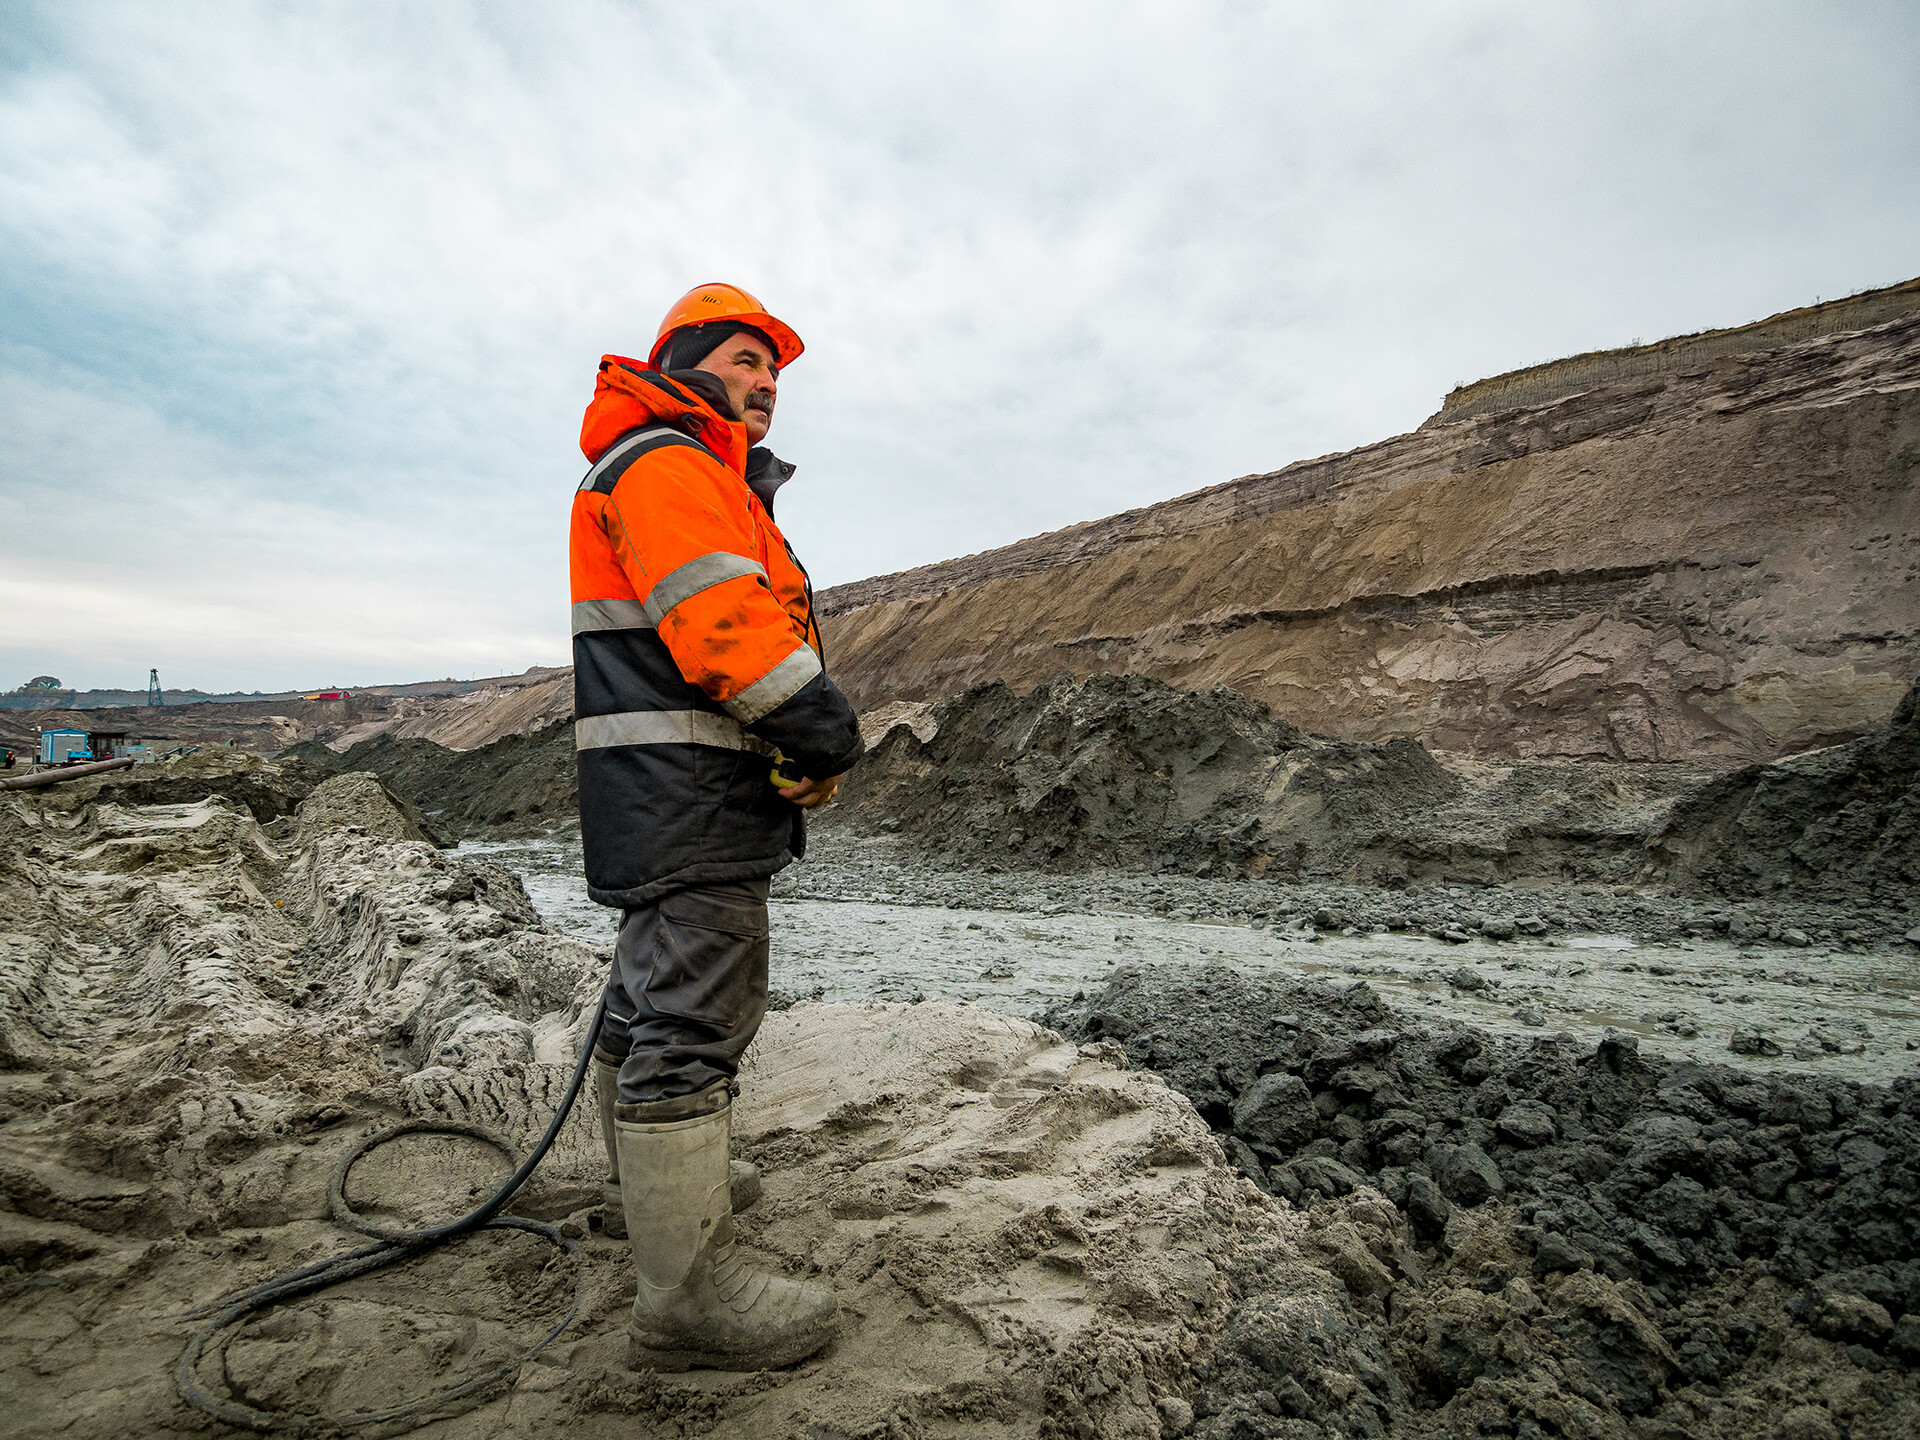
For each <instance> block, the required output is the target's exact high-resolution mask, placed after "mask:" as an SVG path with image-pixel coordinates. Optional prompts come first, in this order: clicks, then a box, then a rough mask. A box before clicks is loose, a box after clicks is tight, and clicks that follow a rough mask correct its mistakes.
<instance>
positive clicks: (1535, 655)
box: [821, 287, 1920, 761]
mask: <svg viewBox="0 0 1920 1440" xmlns="http://www.w3.org/2000/svg"><path fill="white" fill-rule="evenodd" d="M1897 288H1898V289H1899V290H1901V291H1904V290H1905V289H1906V288H1907V287H1897ZM1761 338H1762V339H1764V338H1765V337H1764V336H1763V337H1761ZM1917 476H1920V315H1908V316H1906V317H1904V318H1900V319H1896V320H1893V321H1891V322H1889V323H1885V324H1881V325H1877V326H1874V327H1873V328H1869V329H1864V330H1858V331H1852V332H1847V333H1842V334H1834V335H1824V336H1819V337H1816V338H1813V339H1810V340H1805V341H1801V342H1799V343H1793V344H1784V345H1779V346H1778V347H1777V348H1773V349H1768V350H1760V351H1754V352H1750V353H1745V354H1739V355H1720V356H1717V357H1712V358H1703V359H1699V360H1698V361H1697V362H1696V361H1687V362H1684V363H1683V364H1682V365H1681V367H1680V368H1675V369H1672V370H1669V371H1666V372H1664V373H1659V374H1654V375H1651V376H1647V377H1645V378H1640V379H1635V380H1632V381H1630V382H1627V383H1621V384H1613V385H1603V386H1600V387H1598V388H1594V389H1588V390H1583V391H1580V392H1579V393H1575V394H1571V395H1568V396H1565V397H1564V398H1560V399H1557V400H1554V401H1552V402H1550V403H1546V404H1541V405H1536V406H1532V407H1530V408H1520V409H1510V410H1505V411H1502V412H1499V413H1496V414H1479V415H1469V416H1467V417H1466V418H1462V419H1457V420H1455V419H1451V418H1450V417H1449V415H1448V413H1447V412H1443V413H1442V414H1440V415H1438V416H1436V417H1434V419H1432V420H1430V421H1429V422H1428V423H1427V424H1426V425H1424V426H1422V427H1421V429H1419V430H1418V431H1415V432H1414V433H1412V434H1408V435H1401V436H1397V437H1395V438H1393V439H1390V440H1385V441H1382V442H1380V443H1379V444H1376V445H1371V446H1367V447H1365V448H1363V449H1359V450H1354V451H1350V452H1348V453H1346V454H1341V455H1333V456H1327V457H1324V458H1322V459H1318V460H1310V461H1304V462H1301V463H1299V464H1296V465H1291V466H1289V467H1287V468H1286V469H1284V470H1280V471H1277V472H1275V473H1273V474H1269V475H1255V476H1248V477H1245V478H1242V479H1239V480H1234V481H1231V482H1229V483H1227V484H1224V485H1219V486H1214V487H1212V488H1210V489H1207V490H1201V491H1197V492H1195V493H1193V494H1190V495H1185V496H1181V497H1179V498H1178V499H1174V500H1169V501H1166V502H1164V503H1162V504H1159V505H1154V506H1149V507H1147V508H1145V509H1141V510H1134V511H1129V512H1127V513H1125V514H1121V515H1116V516H1111V517H1109V518H1107V519H1103V520H1097V521H1091V522H1088V523H1086V524H1082V525H1076V526H1072V527H1069V528H1068V529H1065V530H1060V531H1055V532H1053V533H1051V534H1047V535H1041V536H1037V537H1034V538H1033V539H1030V540H1023V541H1021V542H1019V543H1017V544H1014V545H1009V546H1005V547H1003V548H1001V549H998V550H993V551H988V552H985V553H983V554H979V555H971V556H966V557H963V558H960V559H956V560H950V561H946V562H943V563H941V564H938V565H930V566H926V567H923V568H920V569H917V570H909V571H904V572H901V573H899V574H895V575H888V576H881V577H878V578H875V579H871V580H865V581H861V582H858V583H856V584H851V585H843V586H838V587H836V588H834V589H832V590H829V591H826V592H825V593H824V594H823V595H822V596H821V602H822V609H823V611H824V612H825V614H826V616H827V617H828V618H827V621H826V626H825V628H826V631H827V637H828V642H829V653H830V654H832V655H833V657H834V665H835V674H836V676H837V677H838V678H839V679H840V681H841V683H842V684H843V685H845V686H846V687H847V689H848V690H849V691H850V692H851V693H852V694H853V695H854V697H855V698H856V700H857V701H858V703H860V704H861V705H862V706H868V707H871V706H878V705H882V704H886V703H890V702H900V701H919V700H928V699H933V698H937V697H939V696H942V695H946V694H951V693H954V692H957V691H959V690H962V689H965V688H967V687H969V686H972V685H976V684H980V683H983V682H987V681H993V680H1000V681H1004V682H1006V683H1007V684H1009V685H1012V686H1014V687H1015V688H1017V689H1025V688H1027V687H1030V686H1032V685H1034V684H1036V683H1038V682H1040V681H1042V680H1045V679H1047V678H1049V677H1052V676H1054V675H1058V674H1060V673H1061V672H1063V671H1065V672H1071V673H1073V674H1074V675H1075V676H1077V677H1080V678H1085V677H1086V676H1088V675H1090V674H1093V673H1098V672H1112V673H1121V674H1140V675H1149V676H1153V677H1155V678H1158V679H1162V680H1165V681H1167V682H1169V683H1170V684H1174V685H1178V686H1182V687H1187V688H1196V689H1198V688H1205V687H1207V686H1210V685H1214V684H1226V685H1229V686H1232V687H1233V688H1235V689H1237V690H1240V691H1243V692H1245V693H1246V694H1248V695H1251V696H1254V697H1255V698H1257V699H1260V700H1263V701H1265V702H1267V703H1268V704H1270V705H1272V706H1273V707H1274V709H1275V710H1276V711H1277V712H1278V713H1279V714H1281V715H1283V716H1285V717H1286V718H1287V719H1288V720H1290V721H1292V722H1294V723H1296V724H1298V725H1300V726H1302V727H1304V728H1306V729H1310V730H1314V731H1319V732H1322V733H1326V734H1332V735H1338V736H1343V737H1346V738H1350V739H1359V740H1384V739H1387V738H1390V737H1393V736H1396V735H1401V734H1415V735H1418V736H1419V737H1420V738H1421V739H1422V740H1423V741H1424V742H1426V743H1427V744H1429V745H1433V746H1438V747H1441V748H1445V749H1450V750H1458V751H1466V752H1473V753H1480V754H1485V755H1492V756H1532V757H1552V756H1563V757H1569V758H1571V757H1595V758H1604V757H1611V758H1617V759H1629V760H1687V761H1742V760H1754V759H1763V758H1770V757H1774V756H1778V755H1781V754H1785V753H1789V752H1791V751H1795V750H1800V749H1806V748H1808V747H1810V746H1814V745H1819V744H1823V743H1828V742H1832V741H1837V740H1840V739H1844V738H1847V737H1850V736H1853V735H1856V734H1859V733H1861V732H1862V731H1863V730H1864V728H1865V727H1867V726H1870V725H1873V724H1876V723H1881V722H1884V721H1886V720H1887V719H1888V717H1889V716H1890V715H1891V714H1892V712H1893V709H1894V707H1895V705H1896V704H1897V703H1898V702H1899V700H1900V697H1901V695H1902V694H1903V693H1904V691H1905V689H1906V687H1907V685H1908V683H1909V682H1910V681H1911V679H1912V677H1913V675H1914V672H1915V670H1916V668H1917V667H1920V481H1917Z"/></svg>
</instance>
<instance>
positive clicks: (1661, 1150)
mask: <svg viewBox="0 0 1920 1440" xmlns="http://www.w3.org/2000/svg"><path fill="white" fill-rule="evenodd" d="M1043 1018H1044V1019H1045V1021H1046V1022H1047V1023H1049V1024H1052V1025H1055V1026H1058V1027H1059V1028H1061V1029H1062V1030H1064V1031H1065V1032H1066V1033H1067V1034H1069V1035H1071V1036H1075V1037H1078V1038H1081V1039H1083V1040H1086V1041H1088V1042H1095V1043H1097V1042H1101V1041H1105V1042H1108V1043H1116V1044H1118V1045H1120V1046H1122V1047H1124V1049H1125V1051H1126V1053H1127V1054H1128V1056H1129V1057H1130V1058H1131V1059H1133V1060H1134V1061H1135V1062H1136V1063H1140V1064H1143V1065H1147V1066H1150V1067H1152V1068H1153V1069H1155V1070H1156V1071H1158V1072H1159V1073H1161V1074H1164V1075H1165V1076H1166V1078H1167V1079H1168V1081H1169V1082H1170V1083H1171V1084H1173V1085H1174V1086H1176V1087H1177V1088H1179V1089H1180V1090H1181V1091H1182V1092H1183V1093H1184V1094H1186V1095H1187V1096H1188V1097H1189V1098H1191V1099H1192V1100H1193V1101H1194V1102H1195V1104H1196V1105H1198V1107H1199V1108H1200V1111H1201V1113H1202V1114H1203V1115H1205V1116H1206V1117H1207V1118H1208V1119H1209V1120H1210V1121H1211V1122H1212V1124H1213V1126H1214V1128H1215V1129H1216V1130H1217V1131H1218V1132H1220V1134H1221V1136H1222V1138H1223V1140H1224V1142H1225V1144H1226V1145H1227V1147H1228V1148H1229V1149H1230V1150H1231V1151H1232V1152H1233V1154H1234V1155H1235V1156H1236V1157H1237V1159H1238V1161H1239V1163H1240V1165H1241V1168H1242V1170H1243V1172H1244V1173H1246V1174H1247V1175H1248V1176H1249V1177H1251V1178H1252V1179H1253V1180H1254V1181H1255V1182H1256V1183H1257V1184H1258V1185H1260V1186H1261V1187H1262V1188H1263V1189H1267V1190H1270V1191H1272V1192H1273V1193H1275V1194H1278V1195H1283V1196H1285V1197H1286V1198H1287V1199H1288V1200H1289V1201H1290V1202H1292V1203H1293V1204H1296V1205H1299V1206H1302V1207H1304V1208H1305V1209H1306V1210H1307V1213H1308V1215H1309V1216H1320V1215H1323V1214H1325V1216H1326V1219H1325V1221H1324V1223H1325V1224H1326V1225H1327V1226H1328V1228H1329V1229H1336V1228H1340V1227H1341V1226H1342V1225H1343V1224H1345V1223H1347V1222H1348V1219H1349V1216H1350V1215H1351V1210H1350V1209H1349V1210H1347V1211H1342V1210H1341V1209H1340V1208H1339V1207H1340V1206H1341V1205H1342V1204H1346V1205H1348V1206H1351V1205H1352V1202H1353V1200H1354V1197H1366V1196H1369V1195H1373V1194H1375V1193H1376V1192H1377V1193H1378V1195H1379V1196H1380V1197H1383V1200H1384V1201H1390V1202H1392V1208H1391V1210H1390V1212H1389V1213H1390V1216H1391V1221H1390V1223H1389V1226H1388V1230H1389V1233H1391V1234H1392V1235H1393V1237H1394V1239H1395V1241H1396V1244H1397V1246H1398V1247H1399V1248H1396V1249H1393V1250H1391V1251H1388V1252H1383V1253H1379V1254H1377V1255H1370V1254H1367V1253H1364V1252H1356V1253H1355V1254H1354V1255H1352V1257H1351V1258H1350V1259H1349V1261H1348V1262H1347V1263H1348V1265H1349V1266H1350V1270H1349V1271H1343V1272H1342V1273H1343V1275H1347V1276H1348V1278H1349V1282H1350V1284H1352V1285H1353V1287H1354V1288H1355V1291H1356V1294H1367V1293H1369V1292H1370V1293H1371V1295H1372V1297H1373V1298H1374V1300H1375V1301H1376V1308H1375V1310H1374V1314H1375V1316H1376V1319H1375V1320H1374V1325H1375V1326H1376V1327H1377V1328H1376V1329H1375V1331H1374V1334H1373V1336H1372V1339H1371V1343H1372V1346H1373V1351H1374V1355H1373V1358H1374V1360H1375V1363H1376V1364H1377V1365H1378V1367H1379V1370H1380V1371H1381V1372H1383V1373H1384V1374H1385V1375H1388V1376H1390V1377H1392V1379H1393V1380H1394V1381H1397V1382H1398V1384H1399V1385H1400V1386H1402V1387H1404V1393H1405V1395H1406V1397H1407V1399H1408V1402H1409V1404H1410V1406H1411V1407H1412V1408H1413V1409H1414V1411H1415V1413H1414V1414H1413V1415H1411V1416H1408V1415H1405V1414H1404V1412H1403V1414H1402V1415H1398V1416H1395V1417H1393V1420H1392V1421H1390V1422H1389V1423H1388V1425H1387V1427H1386V1429H1387V1433H1393V1434H1418V1435H1427V1434H1436V1435H1437V1434H1445V1435H1464V1434H1476V1433H1478V1434H1489V1433H1496V1434H1507V1435H1534V1436H1537V1435H1626V1434H1631V1435H1636V1436H1655V1435H1660V1436H1665V1435H1682V1434H1684V1435H1690V1436H1698V1437H1702V1440H1705V1437H1726V1440H1745V1437H1750V1436H1759V1435H1778V1436H1789V1435H1792V1436H1815V1435H1818V1436H1836V1437H1837V1436H1840V1435H1851V1436H1869V1435H1872V1436H1895V1435H1905V1434H1911V1433H1913V1430H1914V1428H1915V1427H1916V1426H1920V1371H1916V1368H1915V1367H1917V1366H1920V1079H1909V1080H1902V1081H1899V1082H1897V1083H1895V1084H1894V1085H1893V1086H1891V1087H1879V1086H1873V1085H1862V1084H1856V1083H1848V1082H1845V1081H1840V1080H1836V1079H1823V1078H1811V1077H1792V1076H1788V1075H1775V1076H1770V1077H1760V1076H1756V1075H1754V1074H1752V1073H1746V1072H1736V1071H1733V1070H1730V1069H1728V1068H1726V1067H1724V1066H1715V1065H1697V1064H1676V1063H1672V1062H1669V1061H1665V1060H1662V1059H1659V1058H1657V1057H1652V1056H1644V1055H1642V1054H1640V1052H1639V1049H1638V1042H1637V1041H1636V1040H1635V1039H1633V1038H1632V1037H1624V1036H1623V1037H1618V1038H1610V1039H1607V1040H1603V1041H1602V1042H1601V1044H1600V1045H1599V1046H1598V1048H1597V1049H1593V1050H1585V1051H1581V1050H1577V1049H1576V1048H1575V1047H1574V1045H1573V1044H1572V1042H1571V1041H1570V1039H1569V1038H1567V1037H1560V1036H1551V1035H1549V1036H1542V1037H1540V1038H1538V1039H1536V1040H1534V1041H1533V1042H1532V1043H1531V1044H1519V1043H1516V1042H1513V1041H1504V1042H1503V1041H1499V1040H1496V1039H1495V1038H1493V1037H1492V1036H1489V1035H1487V1034H1485V1033H1483V1032H1480V1031H1477V1030H1475V1029H1473V1028H1471V1027H1469V1026H1465V1025H1461V1024H1459V1023H1457V1022H1447V1021H1440V1022H1432V1021H1422V1020H1419V1019H1415V1018H1412V1017H1409V1016H1407V1015H1404V1014H1399V1013H1396V1012H1395V1011H1394V1010H1393V1009H1392V1008H1391V1007H1389V1006H1388V1005H1386V1004H1384V1003H1383V1002H1382V1001H1381V1000H1380V998H1379V997H1378V996H1376V995H1375V994H1374V993H1373V992H1372V991H1371V990H1370V989H1369V987H1368V986H1367V985H1366V984H1365V983H1361V984H1358V985H1351V986H1349V985H1347V984H1345V983H1342V984H1334V983H1328V982H1319V983H1302V982H1298V981H1291V980H1265V981H1260V980H1252V979H1247V978H1243V977H1242V976H1240V975H1238V974H1235V973H1234V972H1233V971H1231V970H1228V969H1227V968H1226V967H1224V966H1219V967H1211V968H1210V969H1209V970H1208V971H1206V972H1203V973H1202V974H1200V975H1197V976H1196V975H1195V973H1194V972H1193V971H1192V970H1190V969H1185V968H1179V969H1176V968H1172V967H1167V968H1139V969H1130V970H1125V971H1122V972H1119V973H1117V974H1116V975H1115V977H1114V979H1113V980H1112V982H1111V983H1110V984H1109V985H1108V986H1107V987H1106V988H1105V989H1104V990H1102V991H1100V992H1099V993H1097V994H1094V995H1091V996H1088V997H1086V998H1085V999H1084V1000H1082V1001H1079V1002H1077V1003H1074V1004H1071V1005H1066V1006H1062V1007H1059V1008H1058V1009H1056V1010H1054V1011H1052V1012H1049V1014H1048V1015H1046V1016H1045V1017H1043ZM1316 1338H1317V1337H1315V1336H1314V1335H1313V1334H1312V1332H1311V1331H1305V1332H1303V1330H1302V1328H1301V1327H1300V1326H1299V1324H1298V1322H1297V1321H1295V1320H1293V1319H1292V1318H1291V1317H1290V1316H1288V1314H1287V1306H1286V1302H1285V1299H1284V1298H1281V1297H1272V1296H1269V1295H1267V1294H1264V1293H1262V1291H1261V1289H1260V1288H1259V1287H1258V1286H1257V1285H1255V1286H1252V1287H1250V1288H1249V1291H1248V1294H1247V1298H1246V1302H1245V1304H1244V1305H1243V1306H1242V1308H1241V1309H1240V1310H1239V1311H1238V1312H1237V1313H1236V1315H1235V1318H1234V1320H1233V1322H1232V1324H1231V1325H1230V1326H1229V1327H1228V1330H1227V1333H1226V1336H1225V1337H1224V1339H1223V1341H1222V1343H1221V1346H1220V1348H1219V1350H1218V1351H1217V1352H1216V1354H1215V1356H1214V1358H1213V1363H1212V1366H1211V1370H1210V1373H1209V1374H1208V1376H1207V1377H1206V1380H1205V1383H1204V1384H1203V1385H1202V1387H1201V1389H1200V1391H1199V1393H1198V1395H1197V1396H1196V1397H1195V1402H1194V1403H1195V1408H1196V1411H1197V1412H1198V1413H1199V1414H1200V1415H1201V1416H1202V1417H1205V1418H1209V1419H1210V1421H1211V1428H1207V1429H1205V1430H1204V1431H1203V1433H1206V1434H1217V1435H1240V1434H1257V1435H1264V1434H1276V1435H1277V1434H1289V1433H1296V1432H1292V1431H1287V1430H1284V1429H1280V1428H1269V1421H1268V1420H1266V1419H1265V1418H1263V1417H1265V1416H1296V1417H1300V1418H1302V1419H1305V1420H1308V1421H1310V1422H1313V1423H1316V1424H1325V1423H1326V1421H1327V1419H1328V1418H1329V1415H1330V1414H1331V1413H1334V1412H1335V1407H1336V1405H1337V1397H1338V1394H1339V1392H1338V1390H1337V1389H1335V1388H1331V1387H1329V1386H1328V1384H1327V1376H1326V1372H1324V1371H1322V1370H1320V1369H1319V1368H1318V1366H1317V1365H1316V1364H1315V1363H1314V1361H1315V1360H1316V1359H1317V1357H1316V1356H1315V1355H1314V1354H1313V1342H1314V1340H1315V1339H1316ZM1375 1388H1376V1392H1377V1391H1378V1389H1379V1386H1378V1385H1376V1387H1375ZM1242 1417H1245V1418H1244V1419H1243V1418H1242ZM1236 1427H1238V1428H1236ZM1298 1433H1307V1432H1305V1431H1301V1432H1298ZM1355 1433H1358V1432H1355Z"/></svg>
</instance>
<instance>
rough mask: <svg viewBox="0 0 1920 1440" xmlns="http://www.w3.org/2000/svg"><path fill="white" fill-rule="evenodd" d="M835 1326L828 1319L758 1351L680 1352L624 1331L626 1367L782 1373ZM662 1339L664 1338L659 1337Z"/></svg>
mask: <svg viewBox="0 0 1920 1440" xmlns="http://www.w3.org/2000/svg"><path fill="white" fill-rule="evenodd" d="M838 1329H839V1327H838V1325H837V1324H836V1323H835V1322H834V1321H833V1320H829V1321H827V1322H826V1323H824V1324H822V1325H819V1326H816V1327H814V1328H813V1329H811V1330H806V1331H802V1332H801V1333H800V1334H798V1335H795V1336H791V1337H789V1338H788V1339H786V1340H784V1341H782V1342H781V1343H780V1344H778V1345H769V1346H764V1347H762V1348H760V1349H758V1350H754V1351H751V1352H747V1351H728V1350H683V1349H678V1348H675V1347H674V1346H672V1345H671V1344H655V1343H653V1342H651V1341H649V1340H647V1339H644V1338H643V1337H642V1336H640V1335H636V1334H634V1333H633V1332H632V1331H631V1330H629V1331H628V1332H627V1368H628V1369H629V1370H658V1371H661V1372H662V1373H664V1374H670V1375H678V1374H680V1373H682V1372H684V1371H687V1370H736V1371H739V1372H741V1373H743V1374H750V1373H751V1372H753V1371H755V1370H784V1369H786V1367H787V1366H789V1365H798V1364H799V1363H800V1362H801V1361H802V1360H805V1359H806V1358H807V1357H808V1356H810V1355H813V1354H816V1353H817V1352H818V1351H820V1350H821V1349H823V1348H824V1347H825V1346H826V1345H827V1343H828V1342H829V1341H830V1340H832V1339H833V1337H834V1335H835V1333H836V1332H837V1331H838ZM663 1338H664V1337H663Z"/></svg>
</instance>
